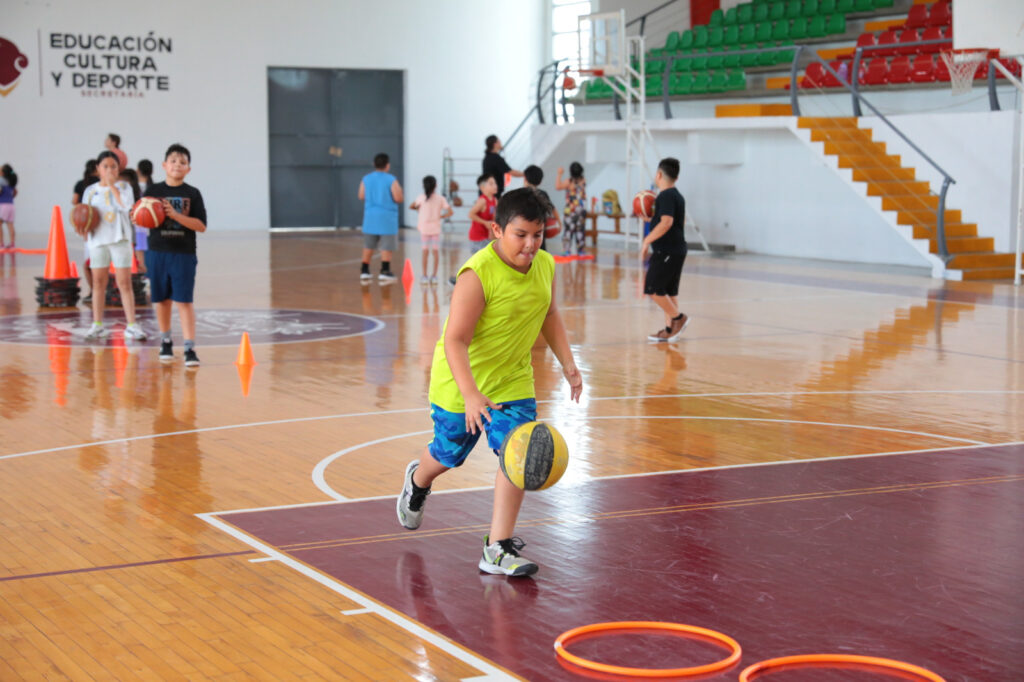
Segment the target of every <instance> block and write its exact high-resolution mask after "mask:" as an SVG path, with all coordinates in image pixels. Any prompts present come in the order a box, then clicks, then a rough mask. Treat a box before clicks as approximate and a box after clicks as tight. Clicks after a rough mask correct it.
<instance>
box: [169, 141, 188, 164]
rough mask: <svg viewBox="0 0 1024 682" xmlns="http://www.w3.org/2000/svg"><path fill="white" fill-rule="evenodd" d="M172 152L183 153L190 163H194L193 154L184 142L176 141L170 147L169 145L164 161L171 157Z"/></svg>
mask: <svg viewBox="0 0 1024 682" xmlns="http://www.w3.org/2000/svg"><path fill="white" fill-rule="evenodd" d="M171 154H181V155H182V156H184V157H185V159H186V160H187V161H188V162H189V164H190V165H191V163H192V154H191V153H189V151H188V148H187V147H185V145H183V144H179V143H177V142H175V143H174V144H172V145H171V146H170V147H168V148H167V151H166V152H164V161H166V160H167V157H169V156H170V155H171Z"/></svg>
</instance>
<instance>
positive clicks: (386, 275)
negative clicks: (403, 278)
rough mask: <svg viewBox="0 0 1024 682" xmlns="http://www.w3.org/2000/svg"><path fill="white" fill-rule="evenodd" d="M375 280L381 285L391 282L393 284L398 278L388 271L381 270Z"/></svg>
mask: <svg viewBox="0 0 1024 682" xmlns="http://www.w3.org/2000/svg"><path fill="white" fill-rule="evenodd" d="M377 279H378V280H380V282H381V283H382V284H390V283H391V282H394V281H395V280H396V279H398V277H396V276H395V273H393V272H391V271H390V270H381V271H380V274H379V275H377Z"/></svg>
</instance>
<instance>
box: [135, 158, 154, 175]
mask: <svg viewBox="0 0 1024 682" xmlns="http://www.w3.org/2000/svg"><path fill="white" fill-rule="evenodd" d="M138 169H139V173H140V174H141V175H145V176H146V177H147V178H152V177H153V162H152V161H150V160H149V159H142V160H141V161H139V165H138Z"/></svg>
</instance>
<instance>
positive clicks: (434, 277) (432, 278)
mask: <svg viewBox="0 0 1024 682" xmlns="http://www.w3.org/2000/svg"><path fill="white" fill-rule="evenodd" d="M430 283H431V284H433V285H434V286H437V275H431V276H430Z"/></svg>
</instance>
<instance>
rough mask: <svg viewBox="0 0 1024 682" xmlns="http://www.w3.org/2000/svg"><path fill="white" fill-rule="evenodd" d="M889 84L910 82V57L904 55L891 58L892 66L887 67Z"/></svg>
mask: <svg viewBox="0 0 1024 682" xmlns="http://www.w3.org/2000/svg"><path fill="white" fill-rule="evenodd" d="M889 82H890V83H909V82H910V57H908V56H907V55H905V54H904V55H900V56H899V57H894V58H893V60H892V64H890V65H889Z"/></svg>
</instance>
